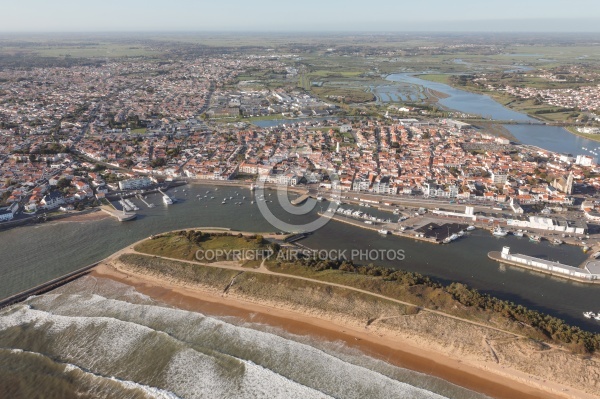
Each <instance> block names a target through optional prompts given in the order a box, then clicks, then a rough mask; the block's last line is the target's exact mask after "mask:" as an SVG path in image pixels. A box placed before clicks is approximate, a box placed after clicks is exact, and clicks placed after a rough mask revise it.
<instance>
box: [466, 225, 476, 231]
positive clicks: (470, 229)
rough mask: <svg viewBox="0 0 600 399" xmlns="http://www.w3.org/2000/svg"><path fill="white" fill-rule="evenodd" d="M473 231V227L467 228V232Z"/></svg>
mask: <svg viewBox="0 0 600 399" xmlns="http://www.w3.org/2000/svg"><path fill="white" fill-rule="evenodd" d="M473 230H475V226H473V225H470V226H469V227H467V231H473Z"/></svg>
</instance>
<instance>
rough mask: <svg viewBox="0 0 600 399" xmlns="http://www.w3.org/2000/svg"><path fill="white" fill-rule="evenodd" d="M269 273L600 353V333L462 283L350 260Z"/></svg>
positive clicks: (281, 267) (284, 266)
mask: <svg viewBox="0 0 600 399" xmlns="http://www.w3.org/2000/svg"><path fill="white" fill-rule="evenodd" d="M269 269H270V270H272V271H276V272H279V273H286V274H292V275H301V276H303V277H309V278H314V279H317V280H322V281H328V282H332V283H336V284H343V285H348V286H351V287H355V288H360V289H363V290H367V291H371V292H374V293H377V294H382V295H385V296H387V297H390V298H394V299H398V300H402V301H407V302H410V303H413V304H415V305H419V306H423V307H427V308H432V309H435V310H440V311H443V312H445V313H448V314H451V315H455V316H458V317H462V318H465V319H469V320H475V321H482V322H486V323H488V324H490V325H493V326H495V327H502V328H507V329H510V330H511V331H513V332H515V333H519V334H526V335H528V336H530V337H531V338H534V339H538V340H549V341H552V342H554V343H558V344H562V345H565V346H567V347H569V348H570V349H572V350H573V351H575V352H579V353H586V352H587V353H590V352H594V351H597V350H599V349H600V334H594V333H591V332H588V331H584V330H582V329H580V328H579V327H575V326H570V325H568V324H567V323H566V322H564V321H563V320H560V319H558V318H556V317H552V316H549V315H545V314H543V313H541V312H538V311H535V310H531V309H527V308H526V307H524V306H522V305H517V304H515V303H513V302H510V301H504V300H501V299H498V298H495V297H492V296H490V295H488V294H483V293H480V292H479V291H477V290H475V289H473V288H470V287H468V286H466V285H465V284H462V283H458V282H454V283H451V284H449V285H443V284H440V283H438V282H436V281H434V280H432V279H431V278H429V277H426V276H422V275H420V274H418V273H414V272H407V271H403V270H395V269H390V268H385V267H380V266H374V265H366V266H364V265H363V266H359V265H354V264H353V263H352V262H349V261H345V260H328V261H322V260H316V259H312V258H301V259H298V260H297V261H295V262H285V263H282V262H271V263H270V264H269ZM524 327H525V328H524Z"/></svg>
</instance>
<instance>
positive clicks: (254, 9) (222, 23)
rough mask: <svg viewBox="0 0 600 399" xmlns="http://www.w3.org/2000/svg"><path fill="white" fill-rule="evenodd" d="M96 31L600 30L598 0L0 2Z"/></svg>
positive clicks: (45, 24)
mask: <svg viewBox="0 0 600 399" xmlns="http://www.w3.org/2000/svg"><path fill="white" fill-rule="evenodd" d="M2 3H4V4H2ZM98 31H108V32H111V31H113V32H114V31H117V32H125V31H153V32H156V31H257V32H272V31H284V32H289V31H304V32H307V31H315V32H326V31H385V32H390V31H400V32H406V31H501V32H507V31H508V32H514V31H519V32H525V31H530V32H600V0H420V1H416V0H412V1H406V0H385V1H382V0H370V1H369V0H360V1H358V0H301V1H290V0H209V1H207V0H196V1H192V0H170V1H158V0H100V1H98V0H96V1H90V0H20V1H15V0H1V2H0V32H98Z"/></svg>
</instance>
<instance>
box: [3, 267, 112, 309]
mask: <svg viewBox="0 0 600 399" xmlns="http://www.w3.org/2000/svg"><path fill="white" fill-rule="evenodd" d="M99 263H100V262H96V263H92V264H91V265H88V266H86V267H83V268H81V269H78V270H75V271H73V272H71V273H68V274H65V275H64V276H61V277H58V278H55V279H52V280H50V281H48V282H45V283H43V284H40V285H38V286H36V287H33V288H30V289H28V290H25V291H21V292H19V293H18V294H15V295H11V296H9V297H8V298H4V299H2V300H1V301H0V309H2V308H4V307H6V306H10V305H14V304H15V303H19V302H22V301H24V300H26V299H27V298H29V297H30V296H32V295H41V294H44V293H46V292H48V291H51V290H53V289H55V288H58V287H60V286H62V285H64V284H67V283H68V282H71V281H73V280H76V279H78V278H79V277H82V276H85V275H86V274H88V273H89V272H90V270H91V269H92V268H94V267H96V266H97V265H98V264H99Z"/></svg>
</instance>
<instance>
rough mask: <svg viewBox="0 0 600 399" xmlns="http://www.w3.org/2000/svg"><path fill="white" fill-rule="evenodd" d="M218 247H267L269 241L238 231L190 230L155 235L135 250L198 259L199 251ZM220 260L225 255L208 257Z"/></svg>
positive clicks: (251, 248)
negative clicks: (211, 231)
mask: <svg viewBox="0 0 600 399" xmlns="http://www.w3.org/2000/svg"><path fill="white" fill-rule="evenodd" d="M217 249H220V250H255V249H267V243H266V242H265V241H264V240H263V238H262V236H254V235H250V236H244V235H242V234H236V233H212V234H208V233H202V232H200V231H194V230H188V231H182V232H176V233H166V234H162V235H159V236H155V237H154V238H151V239H149V240H146V241H143V242H141V243H139V244H137V245H136V246H135V250H136V251H138V252H142V253H145V254H150V255H160V256H165V257H167V258H176V259H183V260H197V257H196V255H197V252H198V251H214V250H217ZM203 259H204V258H203ZM220 260H225V256H223V257H219V258H217V259H210V258H207V259H206V261H208V262H215V261H220ZM253 264H254V263H253Z"/></svg>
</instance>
